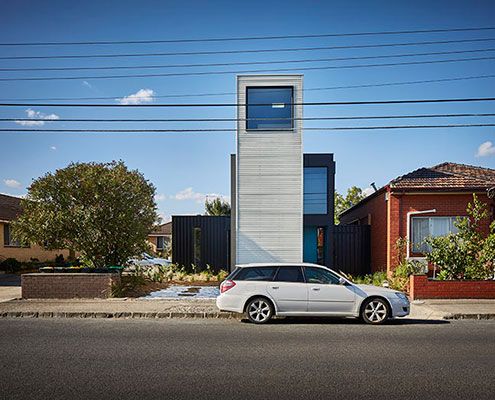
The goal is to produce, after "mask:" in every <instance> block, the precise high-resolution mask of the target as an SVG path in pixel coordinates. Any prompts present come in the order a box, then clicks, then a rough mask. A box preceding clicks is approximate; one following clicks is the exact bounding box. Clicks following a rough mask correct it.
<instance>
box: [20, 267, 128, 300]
mask: <svg viewBox="0 0 495 400" xmlns="http://www.w3.org/2000/svg"><path fill="white" fill-rule="evenodd" d="M116 284H120V274H119V273H103V274H99V273H72V274H71V273H65V274H64V273H58V274H57V273H53V274H49V273H36V274H24V275H22V276H21V286H22V298H23V299H73V298H80V299H94V298H102V299H103V298H107V297H110V296H111V294H112V286H113V285H116Z"/></svg>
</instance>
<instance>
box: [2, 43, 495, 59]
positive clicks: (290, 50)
mask: <svg viewBox="0 0 495 400" xmlns="http://www.w3.org/2000/svg"><path fill="white" fill-rule="evenodd" d="M493 41H495V38H479V39H461V40H434V41H423V42H405V43H379V44H364V45H347V46H323V47H292V48H290V47H289V48H282V49H280V48H277V49H254V50H214V51H187V52H167V53H123V54H122V53H119V54H82V55H81V54H68V55H51V56H4V57H0V60H47V59H48V60H49V59H80V58H129V57H165V56H192V55H218V54H246V53H280V52H283V53H286V52H297V51H318V50H345V49H368V48H381V47H404V46H421V45H436V44H453V43H456V44H458V43H478V42H493Z"/></svg>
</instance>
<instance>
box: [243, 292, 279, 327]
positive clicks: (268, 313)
mask: <svg viewBox="0 0 495 400" xmlns="http://www.w3.org/2000/svg"><path fill="white" fill-rule="evenodd" d="M246 314H247V317H248V319H249V321H251V322H253V323H255V324H264V323H266V322H268V321H270V319H271V318H272V316H273V306H272V304H271V302H270V301H268V300H267V299H266V298H264V297H255V298H254V299H252V300H250V301H249V303H248V304H247V306H246Z"/></svg>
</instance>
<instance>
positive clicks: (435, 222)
mask: <svg viewBox="0 0 495 400" xmlns="http://www.w3.org/2000/svg"><path fill="white" fill-rule="evenodd" d="M457 218H458V217H412V224H411V242H412V251H413V252H416V253H428V252H429V251H430V246H428V245H427V244H426V243H425V239H426V238H428V237H437V236H445V235H448V234H449V233H457V232H458V229H457V227H456V226H455V225H454V223H455V221H456V219H457Z"/></svg>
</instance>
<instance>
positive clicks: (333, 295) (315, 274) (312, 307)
mask: <svg viewBox="0 0 495 400" xmlns="http://www.w3.org/2000/svg"><path fill="white" fill-rule="evenodd" d="M304 275H305V278H306V286H307V287H308V312H309V313H316V314H320V313H322V314H323V313H325V314H352V313H353V311H354V304H355V301H356V294H355V293H354V290H352V286H350V285H342V284H341V283H340V277H339V276H338V275H336V274H334V273H332V272H331V271H329V270H328V269H325V268H318V267H305V268H304Z"/></svg>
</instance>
